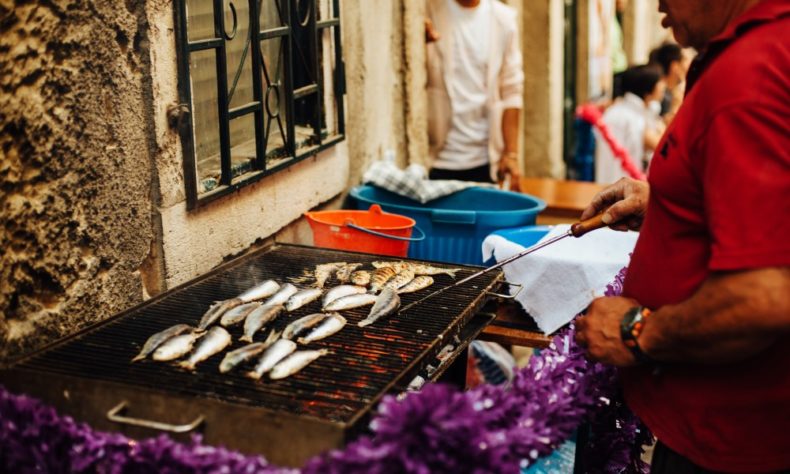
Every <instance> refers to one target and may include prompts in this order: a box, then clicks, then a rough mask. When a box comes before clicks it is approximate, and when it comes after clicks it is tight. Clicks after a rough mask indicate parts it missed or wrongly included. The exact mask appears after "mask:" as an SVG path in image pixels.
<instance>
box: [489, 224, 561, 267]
mask: <svg viewBox="0 0 790 474" xmlns="http://www.w3.org/2000/svg"><path fill="white" fill-rule="evenodd" d="M550 230H551V227H549V226H547V225H530V226H525V227H515V228H512V229H501V230H497V231H494V232H492V233H491V234H492V235H499V236H501V237H504V238H506V239H507V240H509V241H511V242H513V243H516V244H519V245H521V246H522V247H525V248H528V247H532V246H533V245H535V244H537V243H538V242H539V241H540V239H542V238H543V237H544V236H545V235H546V234H548V233H549V231H550ZM495 263H496V261H494V259H493V258H492V259H490V260H488V261H487V262H485V264H486V265H487V266H488V265H493V264H495Z"/></svg>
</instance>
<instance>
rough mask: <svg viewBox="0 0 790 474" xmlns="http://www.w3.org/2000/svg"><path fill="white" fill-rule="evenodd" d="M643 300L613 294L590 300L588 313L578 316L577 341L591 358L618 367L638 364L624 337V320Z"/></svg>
mask: <svg viewBox="0 0 790 474" xmlns="http://www.w3.org/2000/svg"><path fill="white" fill-rule="evenodd" d="M638 305H639V303H638V302H637V301H636V300H634V299H632V298H623V297H621V296H609V297H604V298H597V299H595V300H593V302H592V303H590V306H589V307H588V308H587V313H586V315H584V316H582V317H580V318H579V319H577V320H576V343H577V344H579V345H580V346H582V347H584V348H585V349H586V350H587V358H588V359H590V360H594V361H596V362H603V363H604V364H610V365H615V366H618V367H628V366H632V365H636V363H637V362H636V359H635V358H634V355H633V354H632V353H631V351H630V350H629V349H628V348H627V347H626V346H625V344H623V340H622V338H621V337H620V321H621V320H622V319H623V316H624V315H625V313H626V311H628V310H629V309H630V308H633V307H634V306H638Z"/></svg>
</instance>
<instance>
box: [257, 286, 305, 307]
mask: <svg viewBox="0 0 790 474" xmlns="http://www.w3.org/2000/svg"><path fill="white" fill-rule="evenodd" d="M298 292H299V288H297V287H295V286H294V285H293V284H292V283H286V284H284V285H283V286H281V287H280V289H279V290H277V293H275V294H274V295H272V297H271V298H269V299H268V300H266V302H265V303H264V304H267V305H278V304H285V303H286V302H287V301H288V298H290V297H291V296H293V295H295V294H296V293H298Z"/></svg>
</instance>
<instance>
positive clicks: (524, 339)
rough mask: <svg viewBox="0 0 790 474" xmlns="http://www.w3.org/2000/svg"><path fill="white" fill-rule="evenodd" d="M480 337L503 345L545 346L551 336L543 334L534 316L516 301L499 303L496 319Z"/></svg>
mask: <svg viewBox="0 0 790 474" xmlns="http://www.w3.org/2000/svg"><path fill="white" fill-rule="evenodd" d="M479 338H480V339H482V340H484V341H491V342H498V343H500V344H503V345H513V346H523V347H534V348H538V349H540V348H543V347H548V345H549V343H550V342H551V338H549V337H548V336H546V335H545V334H543V333H542V332H541V331H540V329H538V327H537V326H536V325H535V322H534V321H533V320H532V318H530V317H529V315H527V313H525V312H524V310H523V309H522V308H521V305H519V304H518V303H516V302H515V301H505V302H501V303H498V304H497V307H496V319H494V320H493V321H492V322H491V324H489V325H488V326H486V328H485V329H483V332H482V333H480V336H479Z"/></svg>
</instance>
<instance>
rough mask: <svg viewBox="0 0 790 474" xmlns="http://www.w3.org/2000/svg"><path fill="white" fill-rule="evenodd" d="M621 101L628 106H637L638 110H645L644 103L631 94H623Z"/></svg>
mask: <svg viewBox="0 0 790 474" xmlns="http://www.w3.org/2000/svg"><path fill="white" fill-rule="evenodd" d="M623 101H624V102H626V103H628V104H632V105H636V106H639V108H640V109H644V108H646V106H645V101H644V100H642V98H641V97H639V96H638V95H636V94H634V93H633V92H626V93H625V94H623Z"/></svg>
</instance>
